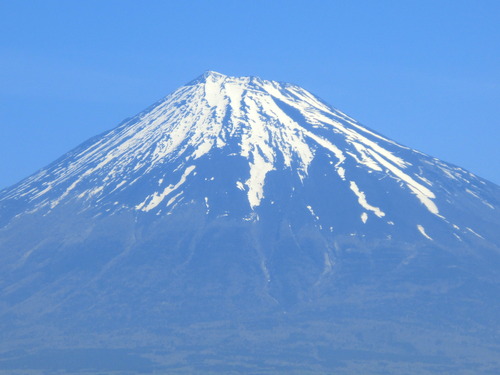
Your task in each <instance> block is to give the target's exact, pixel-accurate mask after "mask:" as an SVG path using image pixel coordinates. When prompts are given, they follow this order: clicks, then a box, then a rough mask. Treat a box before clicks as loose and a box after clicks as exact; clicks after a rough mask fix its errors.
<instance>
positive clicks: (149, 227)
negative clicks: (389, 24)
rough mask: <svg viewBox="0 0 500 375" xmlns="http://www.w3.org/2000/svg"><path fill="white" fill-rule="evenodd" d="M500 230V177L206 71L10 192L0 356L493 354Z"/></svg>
mask: <svg viewBox="0 0 500 375" xmlns="http://www.w3.org/2000/svg"><path fill="white" fill-rule="evenodd" d="M499 229H500V187H499V186H497V185H495V184H493V183H491V182H489V181H486V180H484V179H482V178H480V177H478V176H475V175H474V174H472V173H470V172H468V171H466V170H464V169H462V168H460V167H457V166H454V165H451V164H449V163H446V162H443V161H441V160H438V159H436V158H434V157H431V156H428V155H425V154H423V153H421V152H419V151H416V150H413V149H411V148H409V147H406V146H403V145H400V144H398V143H397V142H394V141H392V140H390V139H388V138H386V137H384V136H383V135H380V134H378V133H377V132H375V131H373V130H371V129H369V128H367V127H365V126H363V125H361V124H360V123H358V122H357V121H356V120H354V119H352V118H350V117H349V116H347V115H346V114H344V113H342V112H341V111H339V110H337V109H335V108H333V107H331V106H330V105H328V104H327V103H325V102H324V101H322V100H321V99H319V98H318V97H316V96H314V95H313V94H311V93H310V92H308V91H306V90H304V89H303V88H301V87H298V86H296V85H292V84H288V83H280V82H275V81H267V80H262V79H260V78H256V77H229V76H225V75H223V74H219V73H216V72H211V71H209V72H206V73H205V74H203V75H202V76H200V77H199V78H197V79H195V80H194V81H192V82H190V83H188V84H186V85H185V86H183V87H181V88H179V89H178V90H176V91H174V92H173V93H171V94H170V95H168V96H167V97H165V98H164V99H162V100H160V101H159V102H157V103H156V104H154V105H153V106H151V107H149V108H148V109H146V110H145V111H143V112H141V113H139V114H138V115H136V116H134V117H132V118H130V119H127V120H125V121H124V122H122V123H121V124H120V125H118V126H117V127H115V128H114V129H112V130H110V131H108V132H105V133H103V134H100V135H98V136H96V137H94V138H92V139H90V140H88V141H86V142H85V143H83V144H82V145H80V146H78V147H77V148H75V149H74V150H72V151H70V152H68V153H67V154H65V155H63V156H62V157H61V158H59V159H58V160H56V161H55V162H53V163H52V164H50V165H49V166H47V167H45V168H43V169H41V170H39V171H38V172H36V173H34V174H33V175H31V176H30V177H28V178H26V179H24V180H22V181H20V182H19V183H18V184H16V185H14V186H12V187H9V188H7V189H4V190H2V191H0V275H1V278H0V331H1V332H2V336H3V339H2V340H0V341H1V342H0V352H1V353H0V373H5V374H7V373H9V374H11V373H13V372H12V371H17V370H19V371H21V369H29V370H30V371H31V372H30V373H34V374H38V373H44V371H45V372H46V371H59V372H60V373H71V374H75V373H82V374H83V373H85V374H88V373H102V372H103V371H105V373H113V374H114V373H116V374H118V373H120V374H121V373H131V374H137V373H153V372H154V373H168V374H177V373H179V374H184V373H186V374H193V373H203V374H209V373H218V374H219V373H228V374H229V373H231V374H233V373H238V374H243V373H244V374H247V373H248V374H267V373H269V374H278V373H279V374H281V373H283V374H285V373H286V374H290V373H297V374H324V373H335V374H353V373H363V374H380V373H387V374H389V373H394V374H403V373H411V374H434V373H456V374H462V373H463V374H469V373H470V374H479V373H484V374H490V373H491V374H493V373H497V372H498V371H500V359H499V358H500V338H499V333H500V331H499V329H500V314H499V311H500V299H499V298H498V297H499V296H500V272H499V269H500V230H499ZM23 371H24V370H23Z"/></svg>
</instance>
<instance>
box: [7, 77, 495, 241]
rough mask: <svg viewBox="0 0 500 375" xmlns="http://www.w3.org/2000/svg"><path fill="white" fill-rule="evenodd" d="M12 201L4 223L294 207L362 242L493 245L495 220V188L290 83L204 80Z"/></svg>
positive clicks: (254, 214)
mask: <svg viewBox="0 0 500 375" xmlns="http://www.w3.org/2000/svg"><path fill="white" fill-rule="evenodd" d="M274 181H276V182H274ZM284 181H286V183H283V182H284ZM310 181H314V182H310ZM11 202H15V206H16V207H21V209H20V210H19V209H17V210H13V211H11V212H9V214H10V215H9V216H7V217H4V218H3V220H4V222H5V221H6V220H9V219H10V218H11V217H12V216H13V215H14V214H15V215H19V214H23V213H24V212H28V213H34V212H38V211H39V212H43V213H48V212H50V211H51V210H53V209H55V208H56V207H57V206H59V205H64V204H67V203H68V202H73V203H77V204H79V205H81V207H82V209H90V208H91V209H93V210H98V212H99V213H107V214H111V213H113V212H116V211H120V210H131V211H134V212H137V214H138V215H139V214H141V213H154V214H156V215H165V214H171V213H172V211H173V210H176V209H183V208H182V207H183V206H185V205H189V204H198V205H200V204H202V205H204V206H205V207H206V212H207V214H210V213H211V214H216V215H236V216H239V217H241V218H242V219H244V220H251V221H255V220H259V213H260V212H261V211H262V210H263V208H262V207H263V206H268V205H277V206H282V205H284V204H286V205H289V204H295V205H296V206H297V209H300V208H302V209H303V210H307V211H309V213H310V216H311V218H312V219H313V220H314V221H315V222H316V223H317V225H318V226H319V227H320V228H322V229H323V230H327V231H331V232H336V230H337V229H338V230H340V231H341V232H346V231H347V232H350V233H353V234H356V233H358V234H364V233H365V232H367V231H369V230H370V229H367V228H364V227H365V226H367V227H373V228H374V230H376V232H377V233H382V232H383V233H385V234H386V235H388V236H393V235H395V234H397V233H401V231H404V232H408V233H410V232H411V231H413V232H414V234H415V233H419V235H420V236H421V237H422V238H425V239H428V240H432V239H433V238H434V237H436V236H441V235H444V233H445V232H446V235H447V236H448V237H450V238H451V239H453V238H454V239H456V240H457V241H462V240H463V237H465V238H467V237H471V236H474V237H475V238H476V239H481V240H486V241H488V240H490V241H491V240H493V241H494V242H495V241H497V240H498V239H499V238H498V237H495V235H496V231H495V230H494V229H495V228H493V231H492V228H488V227H486V228H483V226H484V225H483V224H484V223H483V222H484V221H485V219H486V223H487V220H488V219H489V218H490V217H492V216H496V217H497V218H498V215H495V214H496V212H495V210H496V209H497V208H498V205H499V202H498V188H497V187H496V186H494V185H492V184H490V183H488V182H487V181H484V180H482V179H480V178H478V177H476V176H474V175H473V174H471V173H469V172H467V171H465V170H463V169H461V168H459V167H455V166H452V165H450V164H447V163H444V162H441V161H439V160H438V159H435V158H432V157H429V156H427V155H424V154H422V153H420V152H418V151H415V150H411V149H410V148H408V147H405V146H402V145H399V144H397V143H396V142H393V141H391V140H389V139H387V138H385V137H383V136H381V135H379V134H377V133H375V132H374V131H371V130H369V129H368V128H366V127H364V126H362V125H360V124H359V123H357V122H356V121H355V120H353V119H351V118H350V117H348V116H347V115H345V114H343V113H342V112H340V111H338V110H336V109H334V108H332V107H330V106H328V105H327V104H326V103H324V102H323V101H321V100H320V99H319V98H317V97H315V96H314V95H312V94H311V93H309V92H308V91H306V90H304V89H302V88H300V87H298V86H295V85H291V84H284V83H278V82H273V81H265V80H261V79H259V78H253V77H241V78H238V77H228V76H224V75H222V74H219V73H215V72H207V73H205V74H204V75H202V76H201V77H199V78H198V79H196V80H194V81H193V82H191V83H189V84H187V85H186V86H183V87H181V88H180V89H178V90H176V91H175V92H174V93H172V94H170V95H168V96H167V97H166V98H165V99H163V100H161V101H160V102H158V103H156V104H155V105H153V106H152V107H150V108H148V109H147V110H146V111H144V112H142V113H140V114H139V115H137V116H135V117H133V118H131V119H129V120H127V121H125V122H123V123H122V124H121V125H120V126H118V127H117V128H115V129H113V130H111V131H109V132H107V133H105V134H103V135H100V136H98V137H95V138H93V139H91V140H89V141H88V142H86V143H84V144H83V145H81V146H80V147H78V148H77V149H75V150H73V151H71V152H70V153H68V154H66V155H65V156H63V157H62V158H61V159H59V160H58V161H56V162H55V163H53V164H52V165H50V166H48V167H47V168H44V169H42V170H41V171H39V172H38V173H36V174H34V175H33V176H31V177H29V178H27V179H26V180H24V181H22V182H20V183H19V184H18V185H16V186H14V187H13V188H10V189H7V190H4V191H3V192H2V193H1V195H0V204H3V207H9V205H11V204H12V203H11ZM470 207H475V209H474V210H471V209H470ZM3 211H4V210H3ZM3 214H4V215H5V211H4V212H3ZM4 215H3V216H4ZM359 224H365V225H359ZM478 226H479V228H478Z"/></svg>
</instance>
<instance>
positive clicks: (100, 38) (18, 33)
mask: <svg viewBox="0 0 500 375" xmlns="http://www.w3.org/2000/svg"><path fill="white" fill-rule="evenodd" d="M0 17H1V22H0V188H3V187H6V186H8V185H11V184H13V183H15V182H17V181H19V180H20V179H22V178H24V177H27V176H28V175H30V174H31V173H33V172H35V171H36V170H37V169H39V168H41V167H43V166H45V165H47V164H48V163H50V162H52V161H53V160H55V159H56V158H57V157H59V156H60V155H62V154H63V153H64V152H66V151H69V150H70V149H71V148H73V147H75V146H77V145H78V144H79V143H81V142H83V141H84V140H86V139H87V138H89V137H91V136H94V135H96V134H99V133H101V132H103V131H105V130H107V129H110V128H112V127H114V126H115V125H117V124H118V123H119V122H120V121H121V120H123V119H124V118H126V117H130V116H132V115H134V114H136V113H137V112H139V111H141V110H142V109H144V108H145V107H147V106H149V105H150V104H152V103H153V102H155V101H157V100H158V99H159V98H161V97H163V96H165V95H166V94H168V93H169V92H171V91H173V90H174V89H176V88H177V87H179V86H181V85H183V84H184V83H186V82H188V81H191V80H192V79H193V78H195V77H197V76H199V75H200V74H202V73H203V72H204V71H205V70H215V71H219V72H221V73H224V74H227V75H257V76H260V77H262V78H265V79H273V80H278V81H286V82H292V83H296V84H298V85H300V86H302V87H304V88H306V89H308V90H309V91H312V92H313V93H315V94H316V95H318V96H320V97H321V98H323V99H324V100H326V101H327V102H328V103H330V104H331V105H333V106H334V107H336V108H339V109H340V110H342V111H343V112H346V113H347V114H349V115H350V116H352V117H354V118H356V119H357V120H358V121H360V122H361V123H363V124H364V125H366V126H368V127H370V128H372V129H375V130H377V131H378V132H380V133H382V134H384V135H385V136H387V137H389V138H392V139H394V140H396V141H398V142H400V143H402V144H405V145H407V146H410V147H412V148H415V149H418V150H420V151H422V152H425V153H427V154H430V155H432V156H435V157H438V158H440V159H442V160H444V161H447V162H450V163H453V164H457V165H460V166H462V167H464V168H466V169H468V170H470V171H471V172H473V173H476V174H478V175H479V176H481V177H484V178H486V179H489V180H491V181H493V182H495V183H497V184H500V163H499V162H500V147H499V142H500V123H499V118H500V105H499V104H500V32H499V25H500V1H497V0H495V1H487V0H483V1H481V0H476V1H473V0H470V1H460V0H453V1H452V0H450V1H445V0H443V1H436V0H433V1H426V0H419V1H405V0H401V1H381V0H379V1H374V0H370V1H368V0H366V1H356V0H344V1H333V0H329V1H327V0H324V1H314V0H308V1H294V0H288V1H279V0H273V1H260V0H252V1H243V0H241V1H237V0H233V1H218V0H211V1H188V0H184V1H154V0H149V1H126V0H115V1H109V0H85V1H64V0H60V1H52V0H43V1H42V0H38V1H29V0H2V1H0Z"/></svg>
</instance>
